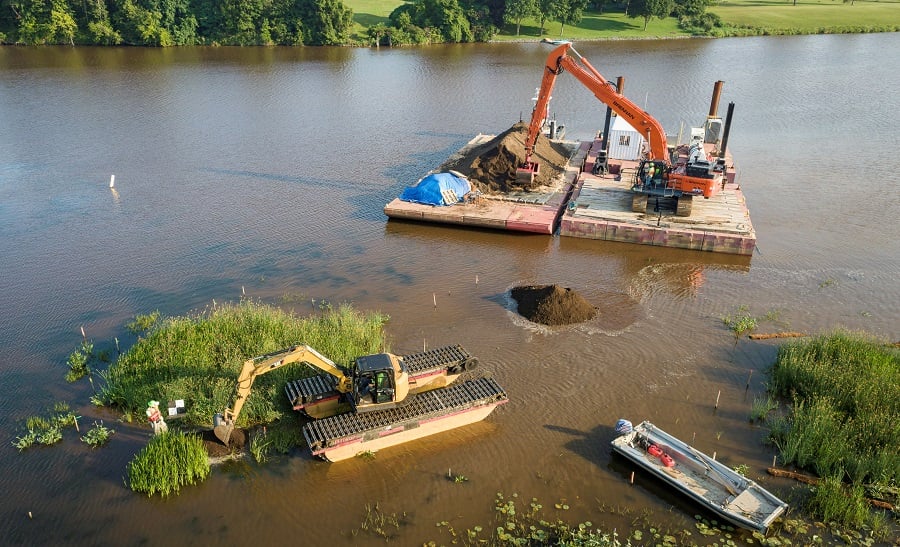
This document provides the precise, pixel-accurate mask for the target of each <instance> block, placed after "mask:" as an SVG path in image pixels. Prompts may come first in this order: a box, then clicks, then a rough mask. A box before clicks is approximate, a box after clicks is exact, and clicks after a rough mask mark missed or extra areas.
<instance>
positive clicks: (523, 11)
mask: <svg viewBox="0 0 900 547" xmlns="http://www.w3.org/2000/svg"><path fill="white" fill-rule="evenodd" d="M537 13H538V6H537V0H507V1H506V13H505V14H504V16H503V20H504V22H506V23H515V25H516V36H518V35H519V28H520V27H521V25H522V19H524V18H526V17H531V16H533V15H536V14H537Z"/></svg>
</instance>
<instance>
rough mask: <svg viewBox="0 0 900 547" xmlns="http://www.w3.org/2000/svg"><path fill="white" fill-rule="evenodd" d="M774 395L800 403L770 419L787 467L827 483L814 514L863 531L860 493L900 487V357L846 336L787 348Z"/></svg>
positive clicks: (774, 373) (816, 497) (774, 376)
mask: <svg viewBox="0 0 900 547" xmlns="http://www.w3.org/2000/svg"><path fill="white" fill-rule="evenodd" d="M769 387H770V391H771V392H772V394H773V395H776V396H779V397H782V398H784V399H786V400H790V401H791V402H792V404H791V407H790V410H789V413H788V414H786V415H782V416H774V417H771V418H770V419H769V423H770V425H771V426H772V433H771V438H772V440H773V441H774V442H775V444H776V445H777V446H778V448H779V450H780V452H781V456H782V458H783V460H784V461H785V462H786V463H792V464H795V465H797V466H798V467H801V468H806V469H811V470H813V471H814V472H815V473H817V474H818V475H819V476H820V477H823V478H824V482H823V483H822V484H821V485H819V486H818V487H817V488H816V490H815V492H814V494H813V496H812V499H811V500H810V503H809V508H810V510H811V511H813V512H814V514H816V515H819V516H820V517H822V518H833V519H835V520H837V521H838V522H840V523H841V524H843V525H846V526H857V525H858V524H859V523H860V520H861V517H860V515H863V514H865V515H868V509H867V506H866V502H865V500H864V498H863V497H862V496H861V495H859V496H857V494H856V493H855V492H856V490H855V489H856V488H857V487H861V486H862V485H868V486H870V487H871V486H874V487H875V488H876V489H877V488H879V487H881V488H886V489H891V488H895V487H896V485H897V484H898V483H900V351H898V350H897V349H896V348H893V347H889V346H888V345H887V344H885V343H884V342H883V341H881V340H877V339H875V338H874V337H871V336H868V335H864V334H856V333H849V332H840V331H839V332H835V333H833V334H828V335H823V336H819V337H817V338H814V339H812V340H805V341H798V342H790V343H786V344H784V345H783V346H781V347H780V349H779V352H778V357H777V359H776V362H775V364H774V365H773V367H772V370H771V380H770V382H769ZM845 483H849V486H847V484H845ZM841 504H843V506H842V509H841V510H840V511H837V510H836V509H835V508H836V507H838V506H840V505H841Z"/></svg>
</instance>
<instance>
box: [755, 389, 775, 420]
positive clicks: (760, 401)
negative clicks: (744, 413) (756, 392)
mask: <svg viewBox="0 0 900 547" xmlns="http://www.w3.org/2000/svg"><path fill="white" fill-rule="evenodd" d="M777 408H778V403H777V402H776V401H775V399H773V398H772V396H771V395H767V396H766V397H765V398H762V397H755V398H754V399H753V403H752V405H751V407H750V421H751V422H757V421H763V420H765V419H766V417H767V416H768V415H769V413H770V412H772V411H773V410H775V409H777Z"/></svg>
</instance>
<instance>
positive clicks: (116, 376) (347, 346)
mask: <svg viewBox="0 0 900 547" xmlns="http://www.w3.org/2000/svg"><path fill="white" fill-rule="evenodd" d="M387 319H388V317H387V316H386V315H383V314H380V313H374V312H373V313H368V314H364V313H361V312H358V311H356V310H355V309H353V308H352V306H350V305H349V304H345V305H341V306H338V307H337V308H333V307H331V306H330V305H329V306H323V307H321V308H320V312H319V313H318V314H315V315H311V316H307V317H298V316H296V315H293V314H291V313H288V312H285V311H283V310H281V309H279V308H275V307H273V306H269V305H266V304H261V303H257V302H253V301H251V300H242V301H240V302H238V303H233V304H225V305H213V306H211V307H207V308H206V309H205V310H203V311H202V312H199V313H196V314H193V315H189V316H182V317H171V318H162V317H159V316H157V315H155V314H151V315H150V316H144V318H142V319H141V320H137V319H136V320H135V321H134V322H132V324H131V325H132V326H133V328H134V329H135V330H141V329H145V330H144V331H143V334H142V335H141V337H140V338H139V339H138V341H137V342H136V343H135V344H134V346H132V348H131V349H129V350H128V351H127V352H126V353H123V354H122V355H120V356H119V358H118V359H117V361H116V362H115V363H113V364H112V365H111V366H110V367H109V369H108V370H107V371H106V373H105V374H103V377H104V379H105V381H106V383H105V385H104V386H103V387H102V388H101V389H100V392H99V400H100V401H102V402H103V404H105V405H107V406H115V407H117V408H118V409H119V410H121V411H122V412H123V413H125V414H128V415H141V414H142V413H143V410H144V409H145V408H146V405H147V401H148V400H151V399H156V400H160V401H166V400H175V399H183V400H184V401H185V403H186V408H187V413H186V415H185V416H184V418H183V422H184V423H185V424H187V425H195V426H201V427H210V424H212V418H213V415H214V414H215V413H216V412H222V410H223V409H225V408H226V407H230V406H231V405H232V404H234V396H235V382H236V380H237V377H238V374H239V372H240V368H241V365H242V364H243V362H244V361H245V360H247V359H250V358H252V357H255V356H258V355H263V354H266V353H271V352H276V351H281V350H283V349H285V348H287V347H290V346H291V345H294V344H298V343H299V344H306V345H309V346H311V347H313V348H315V349H316V350H317V351H319V352H320V353H322V354H323V355H325V356H326V357H328V358H330V359H331V360H333V361H334V362H336V363H338V364H341V365H345V366H347V365H350V364H351V363H352V362H353V360H354V359H355V358H356V357H358V356H360V355H366V354H371V353H378V352H380V351H384V348H383V347H382V346H383V343H384V333H383V326H384V323H385V322H386V321H387ZM319 373H320V371H318V370H315V369H312V368H311V367H306V366H302V365H299V364H298V366H290V367H284V368H281V369H277V370H274V371H272V372H270V373H268V374H265V375H262V376H260V377H259V378H257V379H256V381H255V383H254V385H253V391H252V393H251V394H250V397H249V398H248V400H247V402H246V404H245V405H244V408H243V411H242V413H241V415H240V417H239V420H238V424H237V426H238V427H250V426H253V425H259V424H267V423H271V422H274V421H276V420H280V419H287V418H291V417H293V412H292V410H291V409H290V407H289V405H288V403H287V400H286V398H285V397H284V394H283V392H282V389H283V387H284V385H285V383H286V382H287V381H289V380H292V379H297V378H302V377H306V376H312V375H315V374H319ZM287 421H289V420H287Z"/></svg>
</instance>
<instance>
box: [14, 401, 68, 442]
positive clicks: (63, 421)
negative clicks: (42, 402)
mask: <svg viewBox="0 0 900 547" xmlns="http://www.w3.org/2000/svg"><path fill="white" fill-rule="evenodd" d="M67 426H72V427H75V413H74V412H72V410H71V408H69V404H68V403H66V402H62V401H60V402H58V403H55V404H54V405H53V408H52V409H51V411H50V414H49V416H46V417H45V416H30V417H29V418H28V419H27V420H25V429H26V431H25V433H23V434H22V435H19V436H18V437H16V440H14V441H13V443H12V445H13V446H15V447H16V448H18V449H19V451H20V452H21V451H23V450H25V449H27V448H31V447H32V446H34V445H35V444H41V445H44V446H49V445H51V444H56V443H58V442H59V441H61V440H62V438H63V429H64V428H66V427H67Z"/></svg>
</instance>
